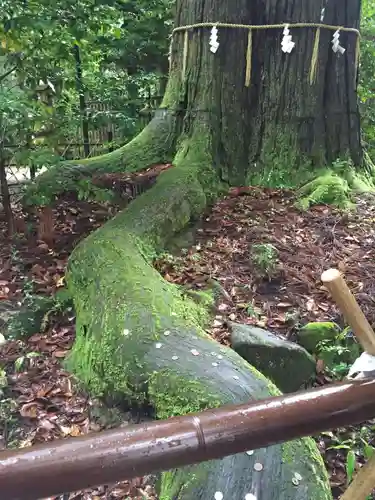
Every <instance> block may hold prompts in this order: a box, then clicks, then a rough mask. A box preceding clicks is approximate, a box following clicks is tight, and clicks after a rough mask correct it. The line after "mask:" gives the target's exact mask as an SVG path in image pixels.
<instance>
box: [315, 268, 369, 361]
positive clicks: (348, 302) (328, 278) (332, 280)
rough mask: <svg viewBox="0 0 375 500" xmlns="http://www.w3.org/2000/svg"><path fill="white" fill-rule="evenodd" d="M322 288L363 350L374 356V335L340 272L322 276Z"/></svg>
mask: <svg viewBox="0 0 375 500" xmlns="http://www.w3.org/2000/svg"><path fill="white" fill-rule="evenodd" d="M321 279H322V281H323V283H324V286H325V287H326V288H327V289H328V291H329V292H330V294H331V295H332V298H333V300H334V301H335V302H336V304H337V305H338V306H339V309H340V311H341V312H342V314H343V315H344V317H345V319H346V321H347V322H348V324H349V325H350V326H351V328H352V330H353V333H354V334H355V336H356V337H357V339H358V342H360V344H361V345H362V347H363V349H364V350H365V351H366V352H367V353H368V354H371V355H372V356H375V333H374V330H373V329H372V328H371V326H370V323H369V322H368V321H367V319H366V317H365V315H364V314H363V312H362V310H361V308H360V307H359V305H358V302H357V301H356V300H355V298H354V295H353V294H352V292H351V291H350V290H349V287H348V285H347V284H346V282H345V280H344V278H343V277H342V275H341V273H340V271H338V270H337V269H328V270H327V271H324V273H323V274H322V278H321Z"/></svg>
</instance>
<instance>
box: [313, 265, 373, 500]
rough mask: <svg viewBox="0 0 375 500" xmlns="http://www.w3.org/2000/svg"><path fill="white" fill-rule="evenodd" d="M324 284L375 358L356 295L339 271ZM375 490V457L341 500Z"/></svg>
mask: <svg viewBox="0 0 375 500" xmlns="http://www.w3.org/2000/svg"><path fill="white" fill-rule="evenodd" d="M321 279H322V282H323V283H324V286H325V287H326V288H327V289H328V291H329V292H330V293H331V295H332V298H333V300H334V301H335V302H336V304H337V305H338V306H339V308H340V310H341V312H342V313H343V315H344V317H345V319H346V321H347V322H348V324H349V325H350V326H351V328H352V330H353V333H354V334H355V336H356V337H357V339H358V342H360V344H361V345H362V347H363V349H364V350H365V351H366V352H367V353H368V354H371V355H372V356H375V333H374V330H373V329H372V328H371V325H370V323H369V322H368V321H367V319H366V317H365V315H364V314H363V312H362V310H361V308H360V307H359V305H358V302H357V301H356V299H355V297H354V295H353V294H352V292H351V291H350V290H349V287H348V285H347V284H346V282H345V280H344V278H343V276H342V275H341V273H340V271H338V270H337V269H328V270H327V271H324V273H323V274H322V277H321ZM374 488H375V455H374V456H373V457H372V458H371V459H370V460H369V461H368V462H367V464H366V465H365V466H363V467H362V469H361V470H360V471H359V472H358V473H357V474H356V476H355V478H354V480H353V482H352V483H351V484H350V486H349V488H348V489H347V490H346V491H345V493H344V495H343V496H342V497H341V500H366V499H367V498H368V496H369V495H370V494H371V492H372V490H373V489H374Z"/></svg>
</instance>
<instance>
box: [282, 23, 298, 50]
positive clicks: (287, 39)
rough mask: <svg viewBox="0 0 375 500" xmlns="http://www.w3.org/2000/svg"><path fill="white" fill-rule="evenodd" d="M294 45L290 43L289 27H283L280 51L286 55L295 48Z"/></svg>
mask: <svg viewBox="0 0 375 500" xmlns="http://www.w3.org/2000/svg"><path fill="white" fill-rule="evenodd" d="M295 45H296V44H295V43H294V42H292V35H290V30H289V25H288V24H287V25H285V28H284V31H283V39H282V41H281V50H282V51H283V52H284V53H286V54H290V53H291V52H292V50H293V49H294V47H295Z"/></svg>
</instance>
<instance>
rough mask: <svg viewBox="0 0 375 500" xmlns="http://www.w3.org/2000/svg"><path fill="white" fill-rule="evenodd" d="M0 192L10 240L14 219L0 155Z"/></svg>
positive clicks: (4, 166) (4, 162)
mask: <svg viewBox="0 0 375 500" xmlns="http://www.w3.org/2000/svg"><path fill="white" fill-rule="evenodd" d="M0 190H1V201H2V204H3V210H4V215H5V220H6V222H7V226H8V236H9V238H11V237H12V236H13V234H14V218H13V212H12V206H11V200H10V194H9V186H8V181H7V174H6V161H5V160H4V159H3V158H2V156H1V155H0Z"/></svg>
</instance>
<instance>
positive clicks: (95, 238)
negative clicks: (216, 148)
mask: <svg viewBox="0 0 375 500" xmlns="http://www.w3.org/2000/svg"><path fill="white" fill-rule="evenodd" d="M208 143H209V140H208V137H207V134H206V133H205V131H204V130H202V129H201V130H199V131H198V130H197V131H196V135H194V137H192V138H191V139H189V140H187V141H186V142H185V143H184V144H182V145H181V148H180V149H179V152H178V154H177V156H176V157H175V159H174V164H175V168H173V169H169V170H167V171H165V172H163V173H162V174H161V175H160V176H159V178H158V180H157V183H156V185H155V186H154V187H153V188H152V189H150V190H149V191H147V192H146V193H145V194H143V195H142V196H140V197H139V198H137V199H136V200H135V201H134V202H133V203H131V204H130V206H129V208H128V209H127V210H126V211H124V212H122V213H120V214H119V215H117V216H116V217H115V218H114V219H112V220H111V221H110V222H108V223H107V224H105V225H104V226H103V227H102V228H100V229H99V230H97V231H96V232H95V233H93V234H92V235H90V236H89V237H88V238H87V239H86V240H84V241H83V242H82V243H81V244H80V245H78V247H77V248H76V249H75V251H74V252H73V254H72V256H71V259H70V265H69V271H68V275H67V281H68V285H69V288H70V290H71V292H72V295H73V297H74V302H75V308H76V313H77V333H76V335H77V337H76V342H75V345H74V348H73V351H72V354H71V356H70V359H69V366H70V368H71V370H72V371H73V372H74V373H75V374H76V375H77V376H78V377H79V378H80V379H81V380H82V381H83V382H84V383H85V384H86V385H87V386H88V388H89V389H90V391H91V392H92V393H93V394H96V395H99V396H111V397H112V398H117V399H119V400H123V401H124V400H126V401H130V400H138V401H139V402H143V401H147V402H149V403H151V404H152V405H153V406H154V407H155V410H156V414H157V417H158V418H167V417H170V416H173V415H180V414H186V413H190V412H194V411H199V410H202V409H204V408H209V407H215V406H220V405H223V404H227V403H241V402H245V401H249V400H257V399H262V398H265V397H268V396H269V395H270V394H277V393H278V390H277V389H276V387H275V386H274V385H273V384H271V383H270V382H269V381H268V380H267V379H266V378H265V377H264V376H263V375H261V374H260V373H259V372H257V371H256V370H255V369H254V368H253V367H251V366H250V365H249V364H247V363H246V362H245V361H244V360H243V359H242V358H241V357H240V356H238V355H237V354H236V353H235V352H234V351H232V350H231V349H228V348H224V347H221V346H220V345H219V344H218V343H216V342H215V341H213V340H212V339H211V338H210V337H209V336H208V335H207V334H206V333H205V331H204V328H205V324H206V323H207V322H208V321H209V312H208V309H206V306H205V304H204V303H199V301H198V303H197V302H196V301H193V300H191V299H190V298H189V297H188V296H187V295H186V294H184V293H182V291H181V290H180V289H179V288H178V287H176V286H175V285H172V284H170V283H168V282H166V281H165V280H164V279H163V278H162V277H161V276H160V274H159V273H158V272H157V271H156V270H155V269H154V268H153V266H152V258H153V257H154V256H155V255H156V254H157V252H158V251H160V250H162V249H163V247H164V246H165V245H166V244H167V242H168V240H169V239H170V238H171V237H172V236H173V235H174V234H175V233H177V232H178V231H180V230H182V229H183V228H184V227H185V226H186V225H187V224H188V223H189V222H190V221H191V220H192V219H196V218H198V217H199V216H200V215H201V214H202V212H203V211H204V209H205V207H206V206H207V204H208V203H209V202H210V200H211V199H213V198H215V197H216V196H217V194H218V191H219V183H218V181H217V179H216V177H215V175H214V171H213V169H212V167H211V164H212V161H211V157H210V153H209V152H208V151H207V145H208ZM256 463H260V464H262V467H263V468H262V470H261V471H255V470H254V465H255V464H256ZM295 473H299V474H300V476H301V477H302V478H303V479H302V481H300V483H299V485H298V486H295V485H294V484H293V477H294V474H295ZM217 491H220V492H222V493H223V495H224V498H225V499H226V498H230V499H244V498H245V496H246V494H248V493H253V494H254V495H255V496H256V497H257V498H259V495H260V492H262V493H261V498H262V500H271V499H272V500H276V499H278V500H294V499H295V500H297V499H298V500H302V499H303V500H306V498H308V499H320V500H328V499H330V498H332V497H331V493H330V489H329V485H328V479H327V474H326V471H325V468H324V465H323V461H322V459H321V457H320V455H319V453H318V451H317V448H316V446H315V444H314V443H313V441H312V440H310V439H302V440H298V441H294V442H292V443H287V444H284V445H277V446H272V447H270V448H268V449H262V450H256V451H255V452H254V454H247V453H242V454H238V455H235V456H232V457H227V458H225V459H223V460H216V461H211V462H208V463H205V464H203V465H197V466H191V467H186V468H183V469H178V470H176V471H172V472H169V473H166V474H163V475H162V480H161V484H160V498H161V499H162V500H176V499H186V500H192V499H197V500H207V499H210V498H214V495H215V492H217Z"/></svg>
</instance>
